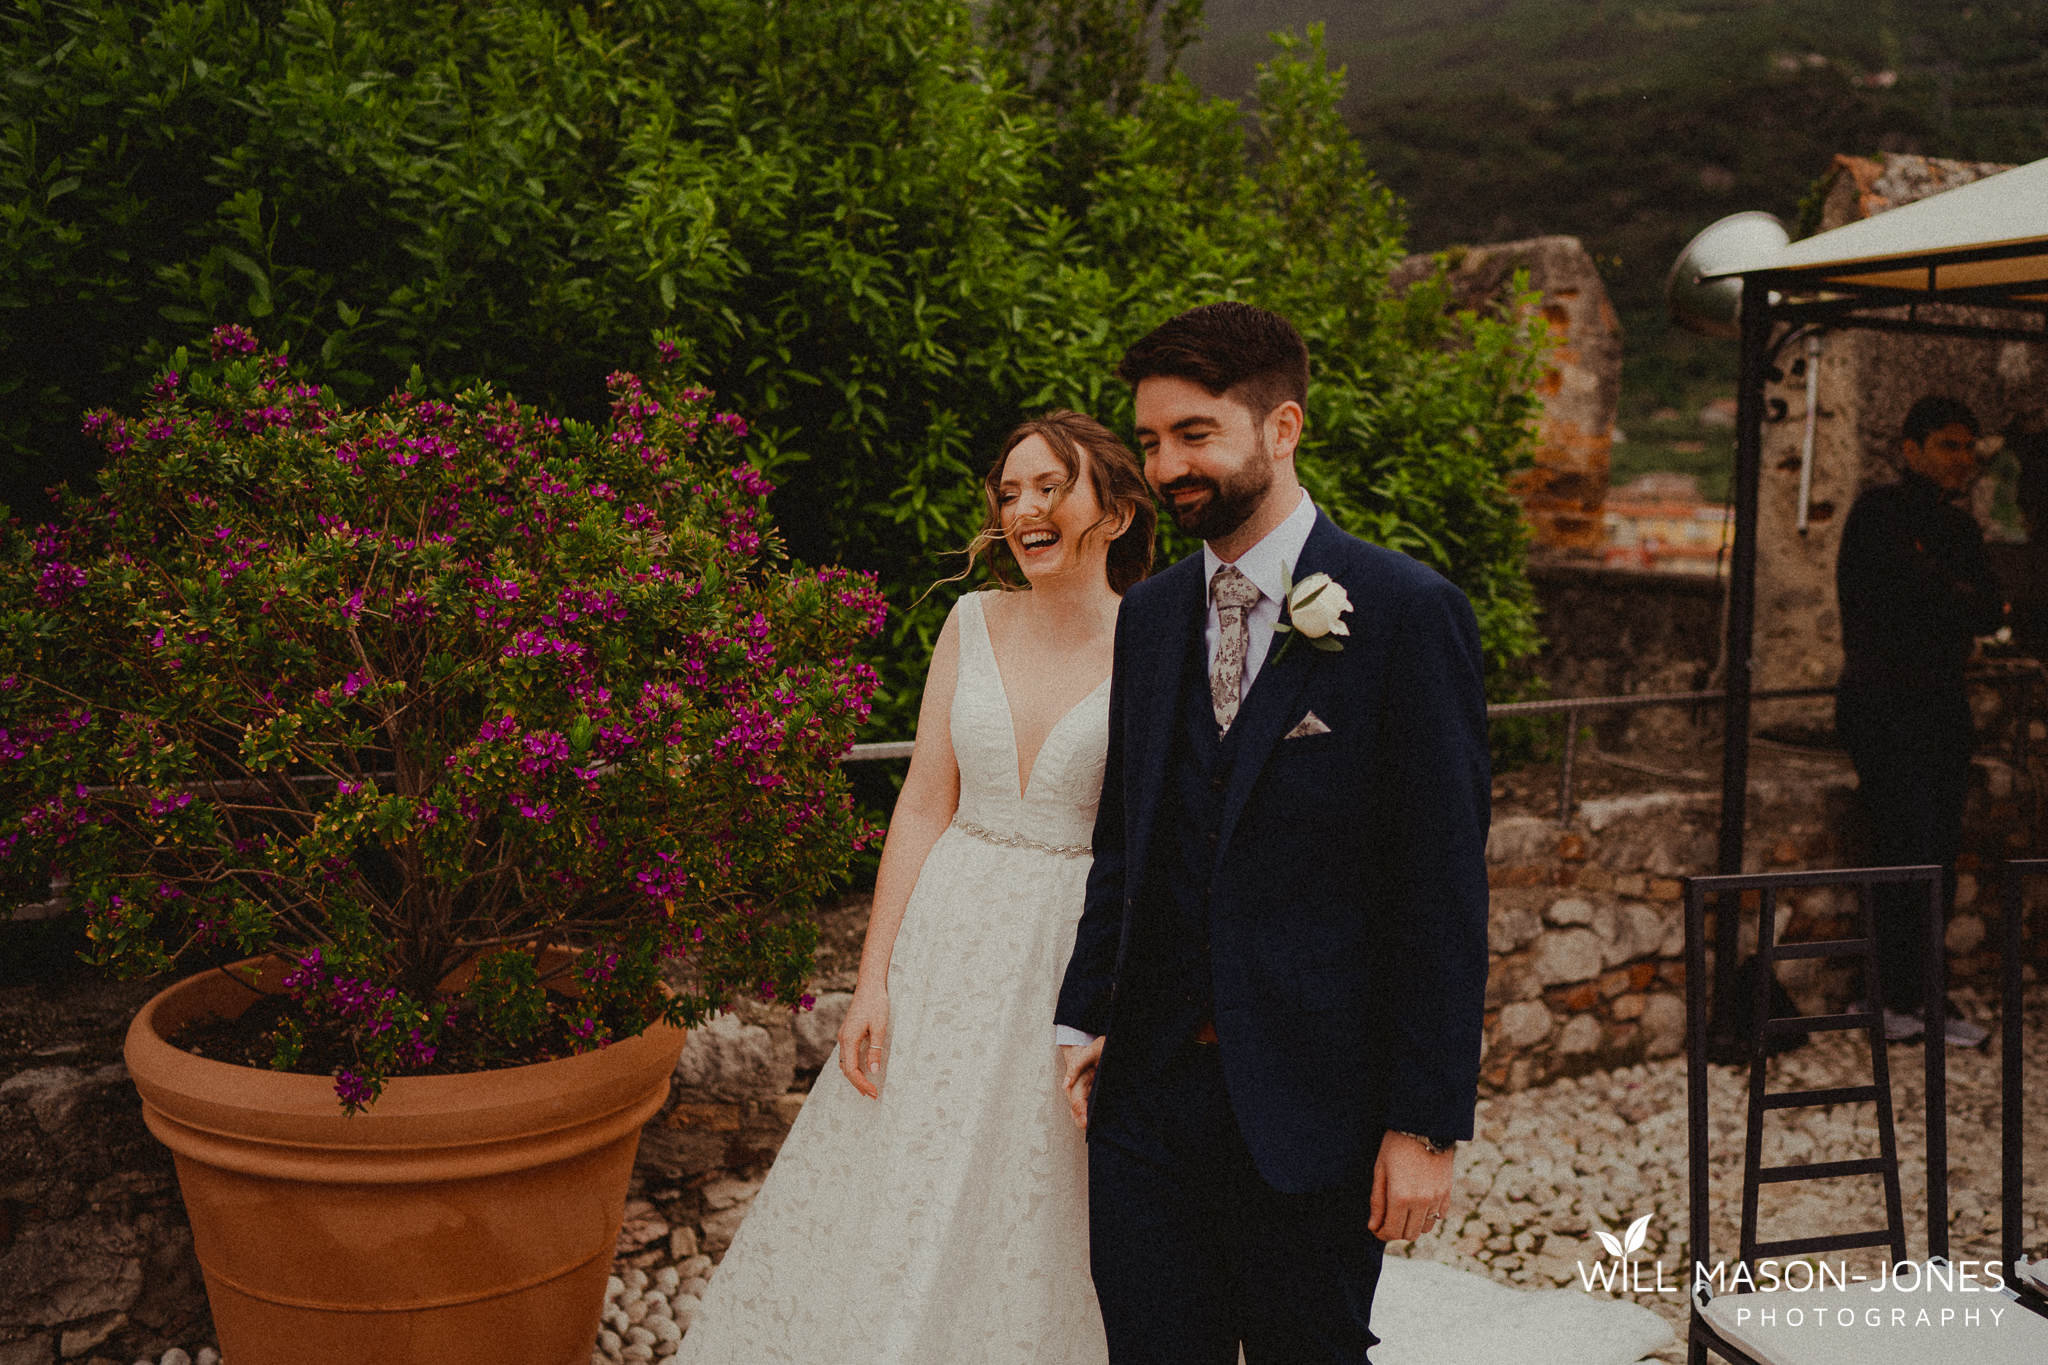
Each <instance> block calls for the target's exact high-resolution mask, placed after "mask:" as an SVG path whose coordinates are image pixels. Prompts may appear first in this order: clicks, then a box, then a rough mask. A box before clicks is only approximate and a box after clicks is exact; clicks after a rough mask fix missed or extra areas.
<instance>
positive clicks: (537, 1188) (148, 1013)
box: [127, 963, 684, 1365]
mask: <svg viewBox="0 0 2048 1365" xmlns="http://www.w3.org/2000/svg"><path fill="white" fill-rule="evenodd" d="M284 970H285V968H284V967H282V966H280V965H278V964H275V963H272V964H270V965H269V967H268V971H269V972H270V973H271V974H272V975H281V974H282V973H283V971H284ZM266 984H268V983H266ZM255 998H256V995H255V992H254V991H253V990H251V989H250V988H249V987H247V986H244V985H242V984H240V983H239V982H237V981H236V980H235V979H233V978H232V977H230V976H228V975H226V974H225V973H222V972H212V973H207V974H205V975H201V976H195V977H190V978H187V979H186V980H184V981H181V982H179V983H178V984H177V985H175V986H172V987H170V988H169V989H168V990H166V991H164V992H162V993H161V994H159V995H157V996H156V997H155V998H154V999H152V1000H151V1001H150V1002H149V1003H148V1004H147V1005H145V1006H143V1008H142V1012H141V1013H140V1014H139V1015H137V1016H136V1018H135V1022H134V1023H133V1024H132V1025H130V1027H129V1029H128V1040H127V1060H128V1069H129V1071H130V1072H131V1073H132V1074H133V1076H134V1078H135V1085H136V1088H137V1089H138V1090H140V1091H141V1092H142V1112H143V1118H144V1120H145V1121H146V1122H147V1123H148V1124H149V1128H150V1131H151V1132H153V1133H155V1134H156V1136H157V1138H158V1139H159V1140H161V1141H162V1142H163V1143H164V1145H166V1146H167V1147H169V1148H170V1149H171V1151H172V1153H173V1154H174V1156H175V1157H176V1160H177V1168H178V1184H179V1187H180V1189H181V1190H182V1191H183V1193H184V1197H185V1208H186V1211H187V1213H188V1214H189V1215H190V1217H191V1221H192V1241H193V1247H194V1250H195V1251H196V1252H197V1253H198V1257H199V1264H200V1267H201V1268H202V1269H203V1270H204V1271H205V1273H206V1292H207V1298H208V1299H209V1301H210V1302H211V1304H212V1307H213V1320H214V1326H215V1327H216V1329H217V1330H218V1331H219V1334H220V1344H221V1351H222V1354H223V1355H224V1356H225V1357H226V1358H227V1359H228V1360H229V1361H232V1362H233V1365H273V1363H274V1365H370V1362H376V1365H467V1362H472V1361H474V1362H477V1365H483V1363H484V1362H490V1363H491V1365H515V1362H516V1363H518V1365H584V1363H585V1362H587V1361H588V1360H589V1358H590V1349H591V1343H592V1342H593V1341H594V1339H595V1338H596V1336H597V1328H598V1315H599V1313H600V1312H601V1311H602V1310H603V1306H604V1285H605V1277H606V1276H607V1275H609V1274H610V1273H611V1262H612V1249H613V1244H614V1243H615V1242H616V1240H617V1238H618V1234H619V1221H620V1217H621V1214H622V1212H623V1209H624V1206H625V1197H626V1181H627V1178H628V1176H629V1175H630V1174H631V1173H632V1168H633V1157H634V1153H635V1152H636V1150H637V1149H638V1145H639V1137H640V1125H641V1124H642V1123H644V1122H645V1121H646V1120H647V1119H648V1117H649V1116H651V1115H652V1114H654V1113H655V1111H656V1110H658V1109H659V1108H660V1107H661V1103H662V1101H663V1100H664V1099H665V1098H666V1097H667V1095H668V1087H669V1073H670V1071H672V1070H673V1069H674V1067H675V1062H676V1057H677V1055H678V1054H679V1053H681V1051H682V1047H683V1040H684V1034H683V1031H682V1030H680V1029H673V1028H668V1027H665V1026H663V1025H659V1024H657V1025H656V1026H655V1027H653V1028H651V1029H649V1030H648V1031H647V1032H646V1033H643V1034H642V1035H640V1036H639V1037H637V1038H629V1039H626V1040H625V1041H623V1042H619V1043H614V1044H613V1045H612V1046H610V1047H608V1048H605V1049H603V1050H602V1051H598V1052H591V1053H585V1054H584V1055H582V1056H579V1057H570V1058H565V1059H563V1060H560V1061H553V1062H540V1063H536V1064H534V1065H532V1066H521V1067H512V1068H508V1069H506V1070H502V1071H486V1072H476V1073H472V1074H468V1075H459V1076H413V1077H401V1078H399V1079H396V1080H393V1081H391V1082H389V1083H388V1084H387V1085H386V1086H385V1088H384V1093H383V1095H382V1096H381V1097H380V1098H379V1099H378V1100H377V1102H376V1103H375V1104H374V1105H372V1106H371V1107H370V1108H369V1109H368V1110H367V1111H365V1112H364V1113H362V1114H360V1115H358V1116H357V1117H355V1118H345V1117H344V1116H343V1115H342V1113H341V1108H340V1105H339V1103H338V1101H337V1100H336V1099H335V1095H334V1085H333V1082H332V1081H331V1080H329V1079H328V1078H326V1077H324V1076H294V1075H289V1074H286V1073H283V1072H276V1071H266V1070H261V1069H258V1068H254V1067H245V1066H232V1065H229V1064H227V1063H224V1062H216V1061H209V1060H207V1059H206V1058H203V1057H195V1056H193V1055H192V1054H191V1053H189V1052H185V1051H182V1050H181V1049H178V1048H175V1047H172V1046H171V1045H170V1044H169V1043H167V1042H165V1041H164V1039H165V1038H166V1037H167V1036H169V1035H171V1034H173V1033H175V1032H177V1030H178V1029H179V1028H180V1027H181V1026H182V1025H184V1024H185V1023H186V1022H187V1021H188V1020H191V1019H194V1018H197V1017H199V1016H201V1015H203V1014H206V1013H209V1012H211V1013H217V1014H222V1015H233V1014H236V1013H239V1012H240V1011H241V1010H242V1009H244V1008H246V1007H247V1006H248V1005H249V1003H250V1002H252V1001H253V1000H254V999H255Z"/></svg>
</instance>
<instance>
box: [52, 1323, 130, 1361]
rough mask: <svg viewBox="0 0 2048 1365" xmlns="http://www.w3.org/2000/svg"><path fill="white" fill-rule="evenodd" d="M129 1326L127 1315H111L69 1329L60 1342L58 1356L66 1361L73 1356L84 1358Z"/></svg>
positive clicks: (66, 1329)
mask: <svg viewBox="0 0 2048 1365" xmlns="http://www.w3.org/2000/svg"><path fill="white" fill-rule="evenodd" d="M127 1325H128V1315H127V1314H126V1313H109V1314H108V1315H107V1316H105V1317H103V1318H100V1319H99V1320H97V1321H95V1322H89V1323H84V1324H82V1325H80V1326H77V1327H67V1328H65V1329H64V1335H63V1336H62V1337H61V1338H60V1339H59V1341H58V1345H57V1354H58V1355H61V1356H63V1357H64V1358H65V1359H66V1360H69V1359H71V1358H72V1357H73V1356H82V1355H84V1354H85V1353H86V1352H87V1351H90V1350H91V1349H92V1348H93V1347H95V1346H98V1345H99V1344H100V1343H102V1342H104V1341H105V1340H106V1339H107V1338H108V1337H110V1336H112V1335H114V1333H116V1332H118V1331H120V1330H121V1329H122V1328H123V1327H126V1326H127Z"/></svg>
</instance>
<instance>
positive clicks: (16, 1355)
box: [0, 1335, 57, 1365]
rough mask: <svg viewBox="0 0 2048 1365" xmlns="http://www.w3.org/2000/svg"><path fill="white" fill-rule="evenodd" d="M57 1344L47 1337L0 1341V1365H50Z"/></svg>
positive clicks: (54, 1355)
mask: <svg viewBox="0 0 2048 1365" xmlns="http://www.w3.org/2000/svg"><path fill="white" fill-rule="evenodd" d="M56 1353H57V1343H56V1342H55V1341H53V1340H52V1339H51V1338H50V1337H49V1336H48V1335H37V1336H32V1337H30V1338H28V1339H27V1340H26V1341H0V1365H50V1361H51V1360H53V1359H54V1358H55V1357H56Z"/></svg>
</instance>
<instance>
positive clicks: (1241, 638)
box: [1209, 564, 1262, 738]
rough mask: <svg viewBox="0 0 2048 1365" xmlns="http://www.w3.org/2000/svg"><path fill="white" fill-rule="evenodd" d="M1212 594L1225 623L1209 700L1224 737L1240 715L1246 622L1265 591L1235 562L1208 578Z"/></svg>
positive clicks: (1218, 642)
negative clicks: (1239, 703) (1240, 570)
mask: <svg viewBox="0 0 2048 1365" xmlns="http://www.w3.org/2000/svg"><path fill="white" fill-rule="evenodd" d="M1209 596H1210V598H1211V599H1212V600H1213V601H1214V602H1215V603H1216V619H1217V621H1218V622H1219V623H1220V624H1221V626H1222V630H1221V631H1220V633H1219V634H1218V637H1217V640H1216V666H1215V668H1213V669H1211V670H1210V673H1209V702H1210V704H1211V705H1212V706H1214V707H1215V708H1216V734H1217V737H1218V738H1221V737H1222V736H1224V735H1227V734H1229V733H1230V723H1231V722H1232V721H1234V720H1236V719H1237V704H1238V699H1239V694H1240V693H1241V692H1242V691H1243V689H1244V659H1245V654H1246V652H1247V651H1248V650H1249V649H1250V648H1251V629H1250V626H1249V625H1248V624H1247V623H1248V620H1249V618H1250V616H1251V610H1252V608H1253V607H1254V606H1256V605H1257V604H1258V600H1259V598H1260V596H1262V594H1261V593H1260V592H1259V586H1258V584H1256V583H1254V582H1252V581H1251V580H1250V579H1249V578H1246V577H1245V576H1244V575H1243V574H1241V573H1239V572H1238V571H1237V566H1236V565H1235V564H1225V565H1224V566H1223V567H1222V568H1220V569H1218V570H1217V571H1216V576H1215V577H1214V578H1212V579H1210V580H1209Z"/></svg>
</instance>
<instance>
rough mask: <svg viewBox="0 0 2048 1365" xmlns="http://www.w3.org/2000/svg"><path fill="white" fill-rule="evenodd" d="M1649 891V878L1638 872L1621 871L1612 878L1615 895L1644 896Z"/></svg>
mask: <svg viewBox="0 0 2048 1365" xmlns="http://www.w3.org/2000/svg"><path fill="white" fill-rule="evenodd" d="M1649 891H1650V879H1649V878H1648V877H1645V876H1644V875H1643V874H1642V873H1640V872H1623V873H1621V874H1620V875H1618V876H1617V877H1615V879H1614V894H1615V895H1617V896H1645V895H1648V894H1649Z"/></svg>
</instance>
